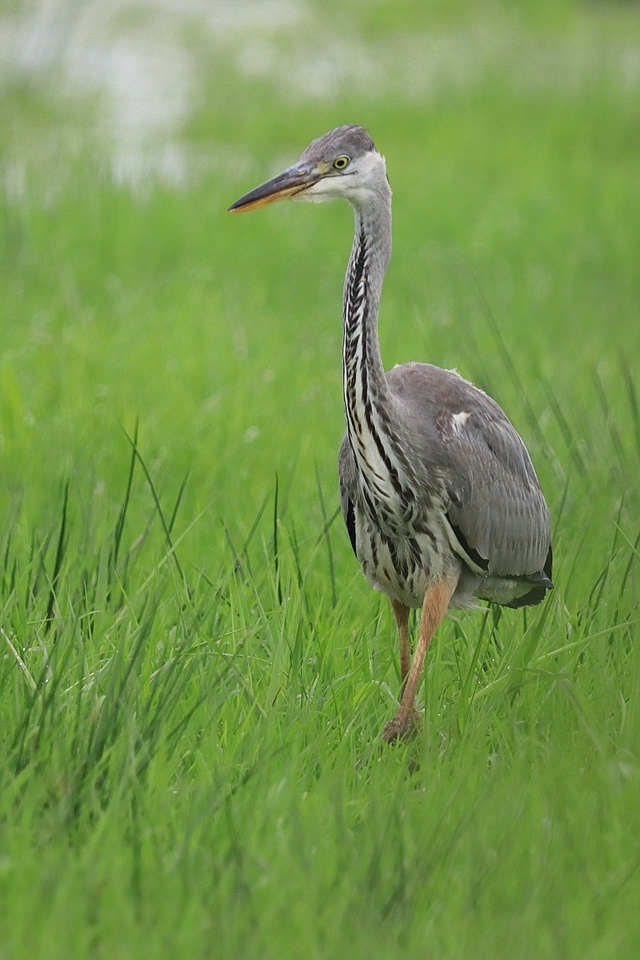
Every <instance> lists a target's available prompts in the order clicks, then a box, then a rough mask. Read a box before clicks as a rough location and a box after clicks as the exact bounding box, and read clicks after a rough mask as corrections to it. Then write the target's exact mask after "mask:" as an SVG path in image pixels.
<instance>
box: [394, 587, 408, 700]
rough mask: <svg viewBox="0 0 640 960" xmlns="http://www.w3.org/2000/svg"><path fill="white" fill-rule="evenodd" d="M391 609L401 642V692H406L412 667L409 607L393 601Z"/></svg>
mask: <svg viewBox="0 0 640 960" xmlns="http://www.w3.org/2000/svg"><path fill="white" fill-rule="evenodd" d="M391 607H392V609H393V612H394V614H395V617H396V623H397V624H398V639H399V640H400V677H401V679H402V687H401V691H404V686H405V683H406V682H407V674H408V673H409V667H410V666H411V643H410V642H409V607H405V605H404V603H400V602H399V601H398V600H391Z"/></svg>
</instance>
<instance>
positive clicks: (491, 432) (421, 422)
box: [387, 363, 537, 485]
mask: <svg viewBox="0 0 640 960" xmlns="http://www.w3.org/2000/svg"><path fill="white" fill-rule="evenodd" d="M387 382H388V384H389V390H390V392H391V394H392V396H393V397H394V399H395V400H396V401H397V402H398V403H400V404H401V406H402V408H403V413H404V415H405V418H408V421H409V422H410V423H411V425H412V427H413V432H414V435H415V436H416V439H417V440H418V441H419V440H420V438H423V439H424V440H425V441H426V442H427V443H426V448H427V449H428V450H429V451H430V454H431V455H432V456H440V457H441V458H443V460H444V463H447V464H449V465H450V466H451V467H452V468H454V470H455V466H456V462H457V461H459V459H460V458H461V457H462V459H463V460H464V463H465V464H469V462H470V461H469V457H470V455H471V454H475V457H477V458H479V459H480V460H482V461H487V460H489V461H492V460H497V461H499V462H500V464H501V465H502V467H503V468H505V469H506V470H507V471H508V472H509V473H512V474H515V475H516V476H517V477H518V478H519V479H520V480H522V481H524V482H525V483H527V484H529V483H533V484H534V485H537V478H536V475H535V471H534V470H533V466H532V464H531V460H530V458H529V455H528V453H527V450H526V447H525V445H524V443H523V442H522V440H521V438H520V436H519V434H518V432H517V431H516V430H515V428H514V427H513V425H512V424H511V421H510V420H509V418H508V417H507V415H506V413H505V412H504V410H503V409H502V408H501V407H500V405H499V404H498V403H496V401H495V400H493V399H492V397H490V396H489V395H488V394H486V393H485V392H484V391H483V390H481V389H480V388H479V387H476V386H474V385H473V384H472V383H470V382H469V381H468V380H465V379H464V377H462V376H460V374H459V373H458V372H457V370H444V369H443V368H442V367H436V366H434V365H433V364H430V363H405V364H402V365H401V366H397V367H394V368H393V369H392V370H390V371H389V372H388V373H387ZM405 422H407V421H406V419H405ZM444 463H443V465H444Z"/></svg>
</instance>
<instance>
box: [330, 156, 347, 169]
mask: <svg viewBox="0 0 640 960" xmlns="http://www.w3.org/2000/svg"><path fill="white" fill-rule="evenodd" d="M350 163H351V157H336V159H335V160H334V161H333V166H334V168H335V169H336V170H344V168H345V167H348V166H349V164H350Z"/></svg>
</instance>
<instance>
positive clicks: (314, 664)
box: [0, 0, 640, 960]
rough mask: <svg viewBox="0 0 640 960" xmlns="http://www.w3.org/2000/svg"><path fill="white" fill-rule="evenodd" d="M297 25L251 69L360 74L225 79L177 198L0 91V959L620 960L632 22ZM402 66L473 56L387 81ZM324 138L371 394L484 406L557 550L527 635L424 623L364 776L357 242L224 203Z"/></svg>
mask: <svg viewBox="0 0 640 960" xmlns="http://www.w3.org/2000/svg"><path fill="white" fill-rule="evenodd" d="M310 9H312V10H313V11H314V16H315V17H316V20H312V21H311V22H309V21H307V20H304V19H303V20H302V21H301V22H300V24H299V25H298V26H296V25H295V24H294V25H293V26H292V27H291V31H290V32H289V33H286V32H281V33H278V32H276V33H275V34H274V35H273V36H271V37H270V42H271V43H273V44H274V45H275V46H276V47H277V49H278V51H279V53H280V54H281V56H282V57H283V58H284V59H285V60H286V57H287V56H288V55H289V53H290V51H291V50H293V51H294V53H295V49H297V48H296V44H301V45H302V49H306V48H305V47H304V44H306V43H309V42H311V41H313V42H317V41H316V40H314V39H313V38H314V36H315V35H314V32H313V31H314V29H316V28H317V24H318V23H321V24H322V25H323V29H325V30H326V36H327V37H332V36H333V37H339V38H342V39H345V38H346V40H345V42H347V41H348V42H350V43H356V42H357V43H359V44H362V45H363V48H366V49H370V50H372V51H375V52H376V56H379V57H382V58H384V56H387V60H386V61H384V62H385V63H386V67H385V69H386V70H387V71H388V76H389V77H391V79H390V80H389V81H388V84H387V86H385V85H384V84H382V83H381V84H378V85H376V84H375V83H371V84H370V88H368V87H367V85H366V84H364V85H363V84H362V83H360V84H358V83H356V82H355V81H353V78H352V79H351V80H350V79H349V78H347V80H345V81H344V82H342V81H341V82H340V83H338V84H337V86H336V87H335V88H333V87H332V88H331V90H330V95H329V94H327V95H326V96H325V97H318V98H314V97H312V96H311V95H310V94H308V93H307V94H304V93H301V92H298V94H296V91H295V89H292V87H291V84H288V85H287V84H285V83H283V82H282V81H281V80H280V79H278V77H277V76H275V75H271V74H269V75H267V76H266V78H265V77H252V76H250V75H246V74H242V73H241V72H239V71H238V68H237V65H236V60H235V59H234V58H235V56H236V52H235V50H234V48H233V46H230V47H229V48H228V49H225V50H222V52H220V51H219V53H218V56H217V57H216V58H214V59H215V62H213V63H209V64H208V66H207V70H206V71H203V73H202V75H201V78H200V79H201V83H202V90H203V91H204V90H206V91H207V97H206V102H204V103H203V104H202V106H201V108H200V109H198V110H196V111H195V112H194V113H193V115H192V116H191V118H190V120H189V122H188V124H187V125H186V127H185V129H184V131H183V133H182V136H183V139H184V142H186V143H188V144H191V146H192V147H193V149H194V151H196V153H197V155H198V156H204V157H207V156H212V157H216V158H218V159H217V160H216V162H215V163H212V164H211V165H210V166H207V165H206V164H205V165H204V168H203V170H201V171H200V173H198V174H197V175H193V176H192V177H191V178H189V179H188V181H187V184H186V185H184V186H182V187H170V186H167V185H166V184H165V185H163V183H162V181H161V179H160V178H158V179H154V178H153V177H152V178H150V180H149V181H148V182H145V184H144V189H141V190H134V189H132V188H129V187H127V186H126V185H120V186H119V185H117V184H116V183H114V180H113V177H112V176H111V173H110V170H109V163H108V158H107V157H106V155H105V151H104V144H103V141H102V140H100V138H99V136H98V135H97V134H96V132H95V127H94V126H93V116H94V114H93V111H94V109H95V104H94V103H93V102H91V101H87V102H86V103H83V104H81V105H80V106H78V104H77V103H75V104H71V105H69V104H68V103H66V102H65V101H64V100H63V99H60V100H59V101H58V100H56V98H49V97H48V95H47V94H46V91H44V92H43V90H42V89H41V88H39V87H38V86H37V85H34V84H32V83H29V82H26V81H24V80H15V81H12V82H11V83H9V82H8V81H4V84H5V85H4V87H3V96H2V99H1V102H0V125H1V126H2V128H3V129H4V130H5V131H6V136H5V137H4V138H3V140H2V145H1V146H0V151H1V169H2V172H3V176H4V184H5V188H6V189H5V190H4V193H2V194H0V197H1V201H0V202H1V204H2V206H1V209H0V216H1V225H0V330H1V341H0V468H1V470H2V483H1V485H0V556H1V557H2V570H1V581H0V600H1V604H2V616H1V618H0V758H1V762H0V960H22V958H30V960H31V958H36V957H37V958H65V960H68V958H70V957H78V958H84V957H96V958H109V960H118V958H136V960H137V958H147V957H148V958H160V957H162V958H165V957H185V958H187V957H188V958H199V957H202V958H205V957H206V958H209V957H212V958H218V957H220V958H225V957H229V958H239V957H241V958H243V960H244V958H254V957H255V958H260V960H265V958H277V960H283V958H291V960H294V958H295V960H298V958H307V957H309V958H319V960H320V958H344V957H349V958H354V960H357V958H360V957H362V958H365V957H366V958H370V957H375V958H376V960H378V958H380V960H385V958H395V957H400V956H403V957H405V956H406V957H411V958H413V957H416V958H418V957H429V958H451V960H453V958H456V960H458V958H469V960H472V958H473V960H482V958H492V960H496V958H505V960H506V958H509V960H510V958H514V957H517V958H523V960H525V958H530V957H531V958H558V957H562V958H565V957H566V958H575V960H587V958H588V960H601V958H602V960H604V958H607V960H608V958H618V957H633V956H636V955H638V943H639V942H640V912H639V911H638V900H639V897H640V750H639V746H638V745H639V744H640V648H639V646H638V643H637V638H638V618H639V613H638V604H639V601H640V596H639V590H640V584H639V582H638V575H639V570H640V566H639V564H638V558H639V550H640V520H639V519H638V518H639V515H640V484H639V472H640V398H639V396H638V393H639V392H640V382H639V378H638V369H639V364H640V323H639V317H638V304H639V303H640V273H639V272H638V249H640V178H639V177H638V169H637V166H638V165H637V158H638V149H639V147H640V106H639V103H640V101H639V99H638V86H637V78H636V81H633V72H632V67H633V63H634V62H635V61H634V60H633V54H634V51H635V53H636V54H637V51H638V49H639V48H640V47H639V45H640V16H639V15H638V8H637V6H635V5H629V4H627V5H625V4H619V5H618V4H604V3H602V4H596V3H593V4H585V5H577V4H573V3H564V2H563V3H557V4H553V5H549V4H544V3H530V4H527V3H514V4H512V5H507V6H501V5H499V4H489V3H486V4H485V3H475V4H471V5H467V4H454V5H448V4H434V5H433V9H432V10H430V12H428V13H425V12H424V10H423V5H422V4H417V3H409V2H401V0H397V2H395V3H392V2H389V3H381V4H377V5H373V4H362V5H358V4H354V5H353V7H350V8H349V9H348V10H343V9H342V7H339V6H338V5H337V4H335V5H329V6H327V5H325V6H323V7H322V10H321V9H320V6H319V5H318V7H317V9H316V8H315V7H310ZM326 11H329V14H328V15H327V13H326ZM327 16H328V19H327V20H325V17H327ZM314 25H315V26H314ZM323 36H324V35H323ZM415 37H423V38H426V39H425V43H426V42H427V39H429V41H430V42H431V41H433V42H435V41H436V40H438V38H440V39H441V40H442V38H444V40H442V42H445V41H446V42H447V43H450V42H452V39H451V38H453V39H454V40H455V41H456V43H457V42H458V41H460V42H461V41H462V40H464V42H465V43H466V42H467V40H468V38H471V41H469V42H470V43H471V51H472V54H473V50H475V49H476V46H474V44H476V45H477V44H478V43H480V40H478V39H477V38H478V37H481V38H482V37H484V38H485V39H486V37H489V38H493V39H491V42H490V43H488V46H487V43H485V40H482V43H480V47H479V48H478V49H480V48H481V49H482V50H484V51H485V52H484V53H482V56H483V57H484V58H485V59H484V60H483V61H482V62H483V64H484V66H483V67H482V69H481V70H480V71H479V73H478V74H477V75H475V74H473V75H472V76H471V77H470V79H468V81H465V82H462V80H460V82H457V80H456V82H453V81H451V82H449V83H448V84H447V83H445V84H444V85H443V86H441V87H438V86H436V88H435V89H433V90H432V89H431V88H429V89H427V88H418V87H416V88H415V89H412V88H411V89H407V88H406V87H405V86H403V83H404V81H403V80H402V77H400V79H398V76H395V75H394V74H393V70H394V69H396V67H395V66H394V64H395V65H397V69H398V71H400V68H401V63H400V62H399V61H398V60H397V57H396V53H394V51H396V52H397V51H398V50H399V49H405V48H404V47H402V44H405V43H407V42H408V39H407V38H409V39H412V38H413V39H415ZM505 37H506V39H505ZM456 38H457V39H456ZM465 38H466V39H465ZM473 38H476V39H473ZM192 42H193V45H194V46H193V49H194V51H197V50H200V48H201V47H202V46H203V44H204V41H203V40H202V38H201V37H198V36H194V37H193V38H192ZM234 42H235V41H234ZM237 42H238V43H239V42H240V41H237ZM438 42H439V41H438ZM394 44H395V46H394ZM482 44H484V46H482ZM485 47H486V50H485ZM454 48H455V43H454ZM434 49H436V47H434ZM447 49H448V48H447ZM456 49H457V48H456ZM464 49H465V50H467V47H464ZM385 51H387V52H386V53H385ZM388 51H391V53H389V52H388ZM486 51H488V52H486ZM576 51H577V53H576ZM625 51H626V53H625ZM623 54H624V55H625V56H626V57H627V60H625V61H624V62H626V63H628V64H631V66H629V70H630V71H631V73H630V74H629V76H630V77H631V80H629V78H628V77H627V80H626V81H624V78H622V79H621V73H620V70H619V62H622V60H620V57H621V56H622V55H623ZM194 55H195V54H194ZM474 55H475V54H474ZM292 56H293V54H292ZM294 60H295V57H294ZM398 64H399V65H398ZM581 64H582V66H581ZM585 64H586V66H585ZM400 72H401V71H400ZM452 75H453V77H454V80H455V78H456V76H457V75H456V73H455V71H454V73H453V74H452ZM394 76H395V79H394ZM416 82H417V81H416ZM634 82H635V84H636V85H635V86H634ZM341 122H361V123H363V124H365V125H367V126H368V127H369V129H370V131H371V133H372V135H373V136H374V138H375V139H376V142H377V144H378V146H379V148H380V149H381V151H382V152H384V153H385V155H386V157H387V163H388V170H389V176H390V180H391V183H392V186H393V189H394V196H395V199H394V218H395V219H394V243H395V246H394V257H393V260H392V264H391V267H390V270H389V274H388V278H387V281H386V284H385V291H384V297H383V304H382V315H381V327H380V334H381V340H382V350H383V357H384V360H385V364H386V365H387V366H388V367H389V366H392V365H393V364H394V363H400V362H404V361H406V360H409V359H423V360H430V361H432V362H435V363H439V364H441V365H443V366H456V367H457V368H458V369H459V370H460V372H461V373H462V374H463V375H465V376H468V377H469V378H470V379H472V380H473V381H474V382H475V383H477V384H478V385H479V386H482V387H484V388H485V389H487V390H488V391H490V392H491V393H492V395H493V396H494V397H495V398H496V399H497V400H498V401H499V402H500V403H501V404H502V405H503V406H504V407H505V409H506V410H507V412H508V414H509V416H510V417H511V419H512V421H513V422H514V424H515V425H516V427H517V428H518V430H519V431H520V432H521V434H522V436H523V437H524V439H525V441H526V443H527V445H528V447H529V449H530V451H531V453H532V456H533V459H534V462H535V464H536V468H537V470H538V473H539V476H540V478H541V481H542V484H543V487H544V489H545V492H546V494H547V498H548V501H549V505H550V509H551V514H552V523H553V536H554V548H555V570H554V580H555V583H556V587H555V590H554V591H553V592H552V593H551V595H550V596H549V599H548V600H547V601H546V602H545V603H544V604H543V605H542V606H541V607H537V608H533V609H529V610H526V611H508V610H497V609H495V610H494V609H491V610H487V611H484V612H478V613H471V614H464V615H462V616H461V617H460V618H459V619H456V620H453V619H449V620H447V621H446V623H445V624H444V625H443V628H442V629H441V631H440V633H439V635H438V637H437V640H436V642H435V643H434V645H433V647H432V649H431V651H430V653H429V658H428V663H427V668H426V671H425V683H424V684H423V686H422V688H421V691H420V695H419V699H420V704H421V707H422V709H423V711H424V733H423V735H422V736H421V737H420V738H419V739H417V740H416V741H414V742H412V743H410V744H407V745H399V746H397V747H395V748H394V749H390V750H384V751H383V752H379V750H378V746H377V737H378V735H379V733H380V730H381V728H382V726H383V724H384V722H385V720H387V719H389V718H390V716H391V715H392V714H393V712H394V710H395V697H396V696H397V693H398V689H399V681H398V666H397V649H396V642H395V632H394V628H393V623H392V619H393V618H392V616H391V614H390V610H389V609H388V604H387V603H386V601H385V600H384V598H382V597H380V596H378V595H377V594H375V593H373V592H372V591H371V590H370V589H369V588H368V586H367V585H366V583H365V582H364V580H363V579H362V577H361V574H360V573H359V570H358V565H357V563H356V561H355V559H354V557H353V555H352V553H351V548H350V545H349V542H348V538H347V536H346V533H345V532H344V530H343V529H342V521H341V519H340V518H339V517H336V511H337V507H338V495H337V477H336V453H337V448H338V444H339V441H340V437H341V433H342V429H343V427H342V400H341V393H340V298H341V289H342V277H343V272H344V267H345V263H346V258H347V256H348V251H349V246H350V242H351V215H350V212H349V210H348V209H347V208H346V205H345V206H344V207H343V206H340V205H329V204H328V205H325V206H322V207H311V206H308V207H307V206H303V205H300V206H298V205H294V204H291V205H286V204H282V205H279V206H277V207H274V208H272V209H267V210H264V211H260V212H259V213H256V214H251V215H246V216H243V217H227V216H226V214H225V210H226V207H227V206H228V205H229V203H231V202H232V201H233V200H234V199H236V198H237V197H238V196H239V195H240V194H241V193H242V192H244V191H245V190H246V189H249V188H250V187H252V186H254V185H255V184H257V183H258V182H260V180H261V179H263V178H266V177H267V176H268V175H270V174H271V173H272V172H274V171H275V169H277V167H278V165H279V164H280V165H282V164H283V163H286V162H287V161H290V160H292V159H294V158H295V157H296V156H297V154H298V153H299V152H300V151H301V150H302V148H303V147H304V146H305V145H306V143H307V142H308V141H309V140H310V139H311V138H312V137H314V136H317V135H319V134H320V133H322V132H324V131H325V130H327V129H329V128H330V127H331V126H333V125H335V124H337V123H341ZM220 158H222V160H220ZM16 170H17V171H18V172H19V175H18V177H17V181H16V173H15V171H16ZM21 178H22V179H21ZM15 182H18V183H22V184H23V186H22V187H21V188H20V189H15V188H14V186H12V184H14V185H15Z"/></svg>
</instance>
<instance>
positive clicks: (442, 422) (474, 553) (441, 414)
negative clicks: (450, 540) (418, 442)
mask: <svg viewBox="0 0 640 960" xmlns="http://www.w3.org/2000/svg"><path fill="white" fill-rule="evenodd" d="M401 371H402V372H403V374H402V375H401V376H399V374H400V372H401ZM394 374H396V376H393V375H394ZM400 379H403V380H404V381H405V383H404V384H403V386H401V387H400V390H399V395H400V398H401V399H402V400H403V401H404V402H405V403H406V402H407V401H408V402H409V403H410V405H411V407H412V413H413V414H414V421H415V420H418V419H419V423H418V424H417V429H418V430H419V431H420V433H421V435H422V438H423V441H424V447H425V456H426V459H427V460H428V461H429V468H431V469H435V470H436V471H437V472H438V473H439V474H440V476H441V477H442V479H443V481H444V484H445V487H446V493H447V496H448V501H449V505H448V510H447V519H448V521H449V523H450V525H451V528H452V531H453V534H454V536H455V542H454V544H453V545H454V549H456V551H457V552H458V553H459V554H460V555H461V556H462V557H463V559H465V560H466V561H467V562H468V564H469V566H470V567H471V568H472V569H475V570H476V572H477V573H481V574H484V575H486V576H502V577H510V578H519V577H522V578H530V577H532V575H536V574H542V572H543V571H544V572H545V574H546V577H549V578H550V575H551V570H550V547H551V539H550V523H549V511H548V509H547V504H546V502H545V499H544V495H543V493H542V490H541V488H540V484H539V482H538V478H537V476H536V473H535V470H534V468H533V464H532V463H531V458H530V457H529V454H528V452H527V449H526V447H525V445H524V443H523V442H522V440H521V439H520V437H519V435H518V434H517V432H516V430H515V429H514V428H513V426H512V425H511V423H510V422H509V420H508V418H507V417H506V415H505V414H504V412H503V411H502V409H501V408H500V407H499V406H498V404H497V403H495V401H494V400H492V399H491V398H490V397H488V396H487V395H486V394H485V393H483V392H482V391H481V390H478V389H477V388H476V387H474V386H473V385H472V384H470V383H468V382H467V381H466V380H464V379H463V378H462V377H460V376H459V375H458V374H457V373H455V372H454V371H449V370H441V369H440V368H438V367H431V366H430V365H429V364H406V365H405V366H403V367H401V368H396V370H395V371H391V372H390V374H389V382H390V386H391V387H392V390H393V392H394V393H398V391H397V389H394V386H395V385H396V384H397V383H398V380H400ZM394 381H395V384H394ZM546 577H543V579H546ZM549 585H550V580H549Z"/></svg>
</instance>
